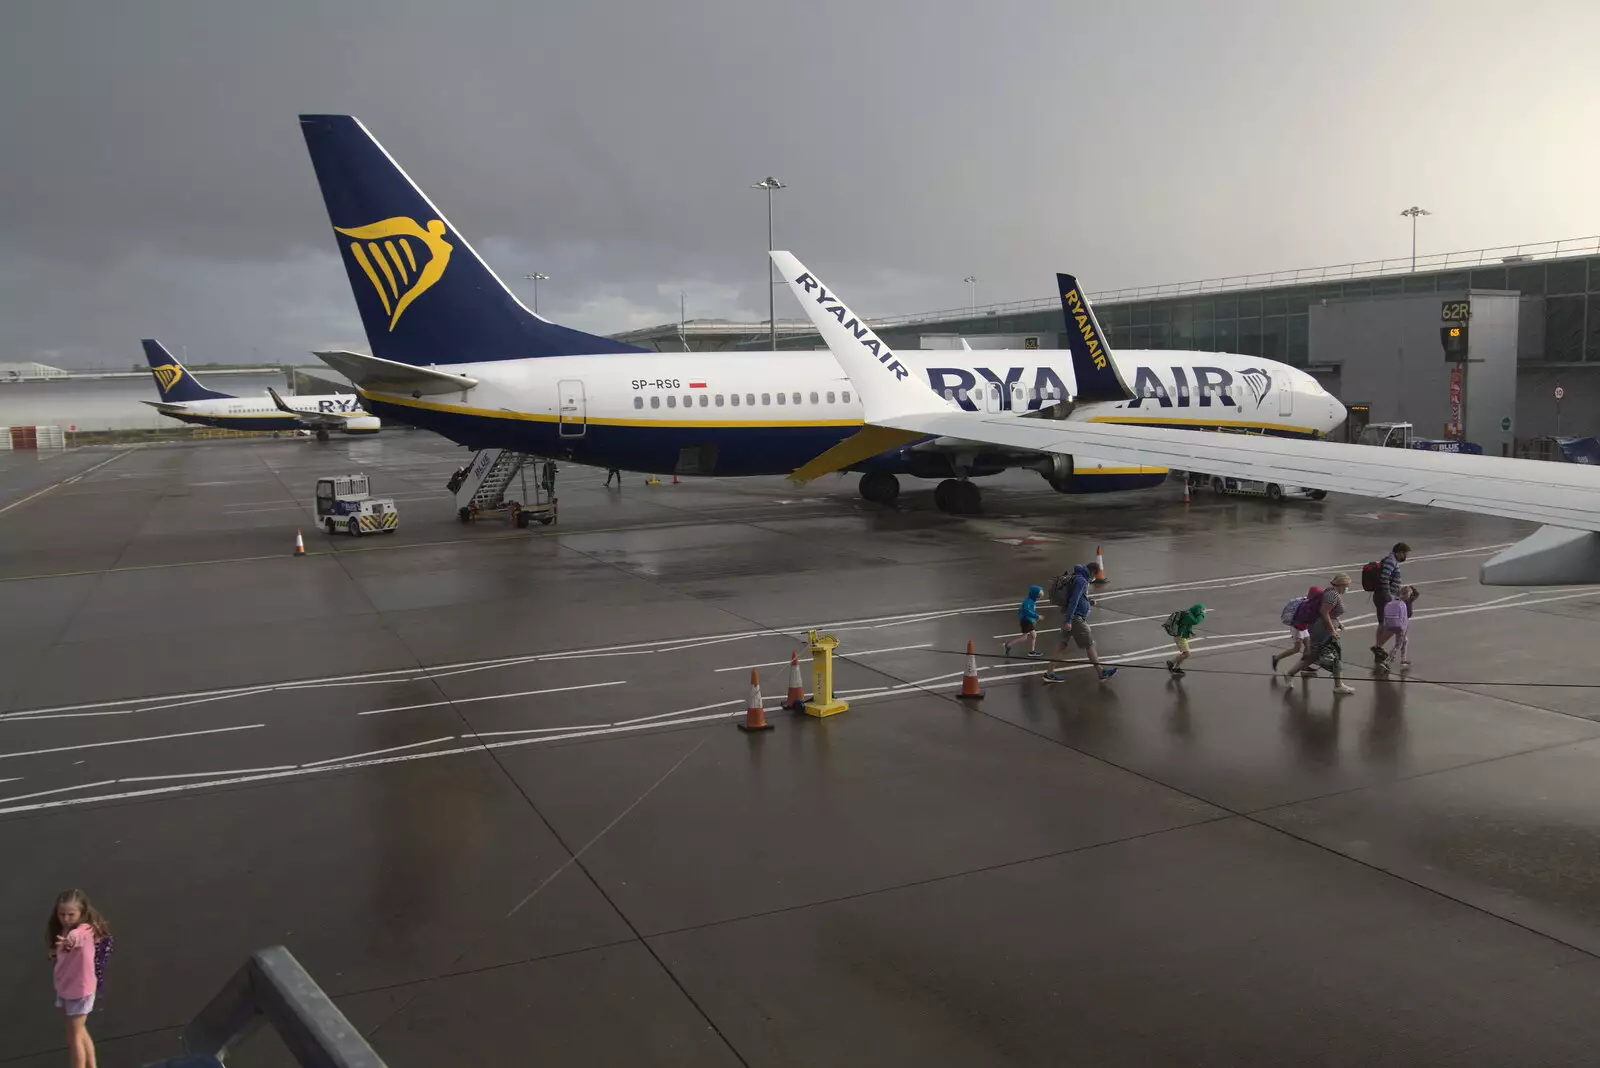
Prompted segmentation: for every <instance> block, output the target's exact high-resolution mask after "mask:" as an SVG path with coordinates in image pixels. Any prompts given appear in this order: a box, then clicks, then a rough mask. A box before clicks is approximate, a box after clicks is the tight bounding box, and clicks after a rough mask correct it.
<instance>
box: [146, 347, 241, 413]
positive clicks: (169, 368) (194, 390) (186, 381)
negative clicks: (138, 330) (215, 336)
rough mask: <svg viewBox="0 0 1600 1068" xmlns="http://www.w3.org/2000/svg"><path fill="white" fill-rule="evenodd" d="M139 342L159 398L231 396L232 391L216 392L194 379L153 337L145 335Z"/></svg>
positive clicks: (180, 400) (174, 400) (180, 399)
mask: <svg viewBox="0 0 1600 1068" xmlns="http://www.w3.org/2000/svg"><path fill="white" fill-rule="evenodd" d="M141 344H143V345H144V358H145V359H146V360H148V361H149V363H150V375H151V377H153V378H154V379H155V380H156V390H157V392H159V393H160V394H161V399H162V400H164V401H166V402H167V403H169V404H182V403H184V402H186V401H198V400H226V399H228V398H230V397H232V396H233V394H232V393H218V392H217V391H216V390H214V389H207V388H206V387H205V386H202V385H201V384H200V383H199V382H197V381H195V377H194V375H192V374H190V373H189V369H188V368H187V367H185V366H184V365H183V364H181V363H179V362H178V360H177V357H175V356H173V355H172V353H170V352H168V351H167V349H166V346H164V345H162V344H161V342H159V341H157V340H156V339H155V338H153V337H147V338H145V339H144V340H143V341H142V342H141Z"/></svg>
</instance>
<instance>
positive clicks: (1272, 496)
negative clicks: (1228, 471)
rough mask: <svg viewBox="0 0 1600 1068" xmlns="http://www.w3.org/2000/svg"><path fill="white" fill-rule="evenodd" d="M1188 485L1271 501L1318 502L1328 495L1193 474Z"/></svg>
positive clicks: (1272, 484)
mask: <svg viewBox="0 0 1600 1068" xmlns="http://www.w3.org/2000/svg"><path fill="white" fill-rule="evenodd" d="M1189 485H1190V486H1192V487H1195V488H1199V487H1201V486H1210V487H1211V490H1212V492H1213V493H1216V494H1217V495H1218V496H1221V495H1222V494H1225V493H1232V494H1236V495H1238V496H1241V497H1266V498H1267V499H1268V500H1273V501H1284V500H1289V499H1290V498H1296V499H1300V500H1310V501H1320V500H1322V498H1324V497H1326V496H1327V495H1328V491H1327V490H1322V489H1313V488H1312V487H1310V486H1285V485H1279V484H1278V483H1276V482H1263V481H1261V480H1259V479H1253V478H1224V477H1223V476H1222V475H1202V474H1197V473H1195V472H1190V474H1189Z"/></svg>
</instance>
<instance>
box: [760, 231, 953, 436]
mask: <svg viewBox="0 0 1600 1068" xmlns="http://www.w3.org/2000/svg"><path fill="white" fill-rule="evenodd" d="M770 255H771V256H772V262H773V263H775V264H776V265H777V267H778V271H779V273H780V274H782V275H783V277H784V281H786V282H787V283H788V284H789V290H790V292H792V293H793V294H794V296H795V299H796V300H798V301H799V302H800V306H801V307H802V308H804V309H805V312H806V314H807V315H809V316H810V317H811V321H812V323H814V324H815V325H816V327H817V330H818V331H819V332H820V333H821V334H822V340H823V341H825V342H827V344H828V348H829V350H831V351H832V353H833V357H834V359H836V360H838V361H839V366H840V367H842V368H844V373H845V374H847V375H849V376H850V381H852V382H854V383H855V387H856V393H857V394H858V395H859V396H860V397H861V408H862V415H863V418H864V419H865V421H866V422H867V423H869V424H874V423H881V422H883V421H885V420H889V419H894V418H895V417H897V416H904V415H915V414H924V413H928V412H941V413H942V412H949V411H954V410H955V408H954V406H953V405H952V404H951V403H950V402H949V401H946V400H944V399H943V398H942V397H940V396H939V395H938V394H937V393H935V392H934V391H933V390H931V389H929V388H928V387H927V386H926V385H924V384H922V383H920V382H918V381H917V377H916V376H915V375H913V374H912V373H911V369H910V368H908V367H907V366H906V365H905V364H903V363H901V362H900V358H899V357H898V356H896V355H895V354H894V352H893V350H891V349H890V348H889V346H888V345H886V344H884V341H883V339H882V338H880V337H879V336H878V335H877V334H875V333H873V330H872V328H871V327H870V326H868V325H867V324H866V323H864V322H863V321H862V320H861V317H860V316H858V315H856V313H855V312H853V311H851V310H850V309H849V308H848V307H847V306H846V305H845V303H844V302H843V301H841V300H840V299H839V298H838V296H837V295H836V294H834V293H832V292H830V291H829V290H828V288H827V287H826V286H824V285H823V284H822V282H821V281H820V280H819V279H818V278H817V277H816V275H814V274H812V273H811V272H810V271H808V270H806V267H805V264H803V263H801V262H800V261H799V260H797V259H796V258H795V257H794V256H792V255H790V254H789V253H787V252H777V251H774V252H772V253H770Z"/></svg>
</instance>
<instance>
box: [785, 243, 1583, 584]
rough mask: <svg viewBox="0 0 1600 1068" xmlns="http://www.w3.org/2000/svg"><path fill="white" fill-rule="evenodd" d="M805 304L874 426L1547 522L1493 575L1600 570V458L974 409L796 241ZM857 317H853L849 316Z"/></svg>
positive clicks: (792, 263) (1490, 568)
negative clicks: (875, 327)
mask: <svg viewBox="0 0 1600 1068" xmlns="http://www.w3.org/2000/svg"><path fill="white" fill-rule="evenodd" d="M772 259H773V262H774V263H776V264H777V267H778V270H779V271H781V272H783V275H784V277H785V280H786V281H787V282H788V284H789V287H790V289H791V291H792V292H793V293H794V294H795V296H796V298H797V299H798V300H799V301H800V304H801V307H803V308H804V309H805V310H806V313H807V314H808V315H809V316H810V317H811V320H812V322H813V323H815V324H816V326H817V328H818V330H819V331H820V332H821V334H822V337H823V339H824V340H825V341H826V342H827V344H828V347H829V348H830V349H831V350H832V351H833V354H834V357H835V358H836V359H837V360H838V361H839V364H840V366H841V367H843V368H844V371H845V373H846V374H848V375H849V376H850V379H851V381H852V382H854V383H855V386H856V392H857V395H858V396H859V397H860V398H861V403H862V405H863V408H864V411H865V421H866V423H867V424H868V425H869V426H878V427H883V428H886V429H890V430H899V431H903V432H906V433H918V434H925V435H933V436H948V437H960V438H966V439H968V440H974V441H983V442H989V443H992V444H995V445H1002V446H1007V447H1010V448H1016V449H1032V450H1037V451H1039V452H1050V453H1064V454H1071V453H1092V454H1093V455H1095V456H1103V457H1106V458H1108V459H1111V460H1114V461H1117V462H1120V463H1127V464H1137V465H1151V466H1160V467H1171V468H1177V469H1179V470H1184V471H1204V472H1206V473H1208V474H1217V475H1222V476H1225V477H1233V478H1248V479H1260V480H1263V481H1266V482H1277V483H1280V484H1286V485H1301V486H1315V487H1318V488H1321V489H1327V490H1337V491H1339V492H1343V493H1352V494H1357V495H1359V496H1363V497H1375V498H1379V499H1382V500H1388V501H1398V502H1404V503H1406V504H1417V505H1427V506H1430V507H1435V508H1449V509H1452V510H1456V511H1463V512H1474V513H1478V514H1481V515H1495V516H1504V517H1506V518H1510V519H1521V520H1527V521H1530V522H1535V523H1541V524H1544V525H1545V529H1543V530H1541V531H1539V532H1538V533H1536V534H1535V535H1533V537H1531V538H1529V539H1527V540H1525V541H1523V542H1521V543H1519V544H1518V545H1516V546H1513V547H1512V548H1511V549H1508V550H1506V551H1505V552H1504V553H1501V554H1500V556H1497V557H1496V558H1495V559H1494V560H1491V561H1489V562H1488V563H1486V564H1485V565H1484V568H1483V572H1482V574H1481V576H1480V577H1481V578H1482V580H1483V581H1484V582H1486V583H1490V584H1519V585H1520V584H1529V585H1546V584H1549V585H1555V584H1569V583H1584V584H1587V583H1591V582H1600V534H1597V533H1596V532H1600V468H1597V467H1591V466H1586V465H1582V464H1563V463H1548V462H1543V461H1537V460H1515V459H1509V458H1503V457H1496V456H1472V455H1466V454H1459V453H1435V452H1425V451H1421V450H1417V449H1388V448H1380V447H1377V446H1372V445H1347V444H1342V443H1336V442H1327V441H1305V440H1299V439H1290V438H1278V437H1267V436H1261V437H1257V436H1253V435H1252V436H1245V435H1236V434H1218V433H1214V432H1206V431H1193V430H1171V429H1166V428H1161V427H1144V426H1130V425H1127V424H1115V423H1092V422H1088V421H1086V420H1075V419H1066V420H1046V419H1035V418H1028V417H1023V416H1005V415H998V414H996V415H990V414H985V413H982V412H978V413H973V412H964V411H961V410H960V409H958V408H956V407H955V405H953V404H951V403H950V402H948V401H946V400H944V399H943V398H942V397H940V396H939V395H938V394H936V393H934V392H933V391H932V390H930V389H929V388H928V387H927V386H926V385H924V384H922V383H920V382H918V381H917V380H916V378H915V376H913V375H911V374H910V373H909V371H908V370H907V369H906V368H905V367H904V366H903V365H902V364H901V363H900V361H899V359H898V358H897V357H896V356H895V354H894V353H893V352H892V351H891V350H890V349H889V347H888V346H887V345H885V344H884V343H883V341H882V339H880V338H879V337H878V336H877V335H876V334H874V333H873V332H872V330H871V329H870V328H867V327H866V326H865V325H864V323H863V321H862V320H861V319H860V318H859V317H858V316H856V315H855V314H854V313H853V312H851V311H850V309H849V308H848V307H846V306H845V305H844V303H843V302H842V301H840V300H839V299H838V296H837V294H834V293H831V292H829V291H828V289H827V288H826V287H825V286H823V285H822V283H821V282H820V281H819V280H817V278H816V277H815V276H814V275H812V274H811V273H810V272H809V271H807V270H806V268H805V266H804V265H803V264H801V263H800V261H799V260H797V259H796V258H795V257H794V256H792V255H790V254H789V253H787V252H773V253H772ZM847 320H848V321H849V322H850V323H851V325H850V327H849V328H848V329H847V328H846V322H847Z"/></svg>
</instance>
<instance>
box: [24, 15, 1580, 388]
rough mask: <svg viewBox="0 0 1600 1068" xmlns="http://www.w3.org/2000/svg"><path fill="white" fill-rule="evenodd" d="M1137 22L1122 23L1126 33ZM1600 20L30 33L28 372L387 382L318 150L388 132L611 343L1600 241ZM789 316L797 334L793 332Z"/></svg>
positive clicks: (576, 319)
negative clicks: (697, 330) (316, 124)
mask: <svg viewBox="0 0 1600 1068" xmlns="http://www.w3.org/2000/svg"><path fill="white" fill-rule="evenodd" d="M1113 8H1117V9H1116V10H1113ZM1597 40H1600V4H1596V3H1594V2H1592V0H1573V2H1570V3H1538V2H1524V3H1519V4H1516V5H1514V6H1511V7H1507V6H1506V5H1504V4H1500V3H1496V4H1489V3H1481V4H1480V3H1463V2H1455V3H1439V4H1422V3H1388V4H1385V3H1371V4H1366V3H1341V4H1339V5H1311V4H1292V3H1276V2H1261V3H1237V2H1210V3H1199V2H1195V3H1176V2H1162V3H1157V2H1153V0H1152V2H1148V3H1140V2H1133V3H1129V4H1126V5H1111V4H1106V3H1103V2H1097V3H1093V4H1083V3H1071V2H1062V0H1054V2H1052V0H1038V2H1033V0H1028V2H1006V0H990V2H988V3H977V2H974V0H964V2H957V0H920V2H918V3H915V4H912V3H896V4H890V3H881V2H874V0H857V2H854V3H841V2H833V0H806V2H803V3H792V4H769V3H761V2H759V0H677V2H671V3H664V2H624V3H606V2H585V3H576V2H562V0H557V2H549V0H546V2H544V3H537V4H528V3H512V2H504V3H485V2H476V0H455V2H453V3H450V4H439V3H430V4H419V3H411V2H401V0H383V2H360V3H323V2H320V0H319V2H307V0H273V2H272V3H256V4H250V5H248V6H247V5H245V4H242V3H229V2H219V0H205V2H194V3H175V2H161V0H149V2H140V3H125V2H120V0H117V2H105V3H82V2H75V0H57V2H53V3H43V2H39V3H25V2H18V3H13V4H8V5H6V6H5V9H4V13H3V14H0V93H3V99H4V100H5V107H4V108H3V109H0V145H3V146H4V149H3V152H0V361H6V360H18V359H38V360H42V361H44V362H47V363H58V364H62V365H67V366H114V365H116V366H120V365H124V364H132V363H133V362H135V361H137V360H138V359H139V349H138V339H139V338H140V337H143V336H149V335H152V334H153V335H156V336H159V337H161V338H162V339H164V340H166V341H167V342H168V344H169V345H170V346H171V347H173V348H174V349H175V350H176V349H177V348H178V347H179V346H184V347H186V348H187V351H188V353H189V356H190V358H191V359H193V360H196V361H199V360H202V359H219V360H230V361H231V360H249V359H262V360H271V361H277V360H284V361H295V362H310V360H311V357H310V355H309V350H310V349H312V348H314V347H317V346H324V345H341V346H346V347H352V348H359V349H362V350H364V349H365V348H366V343H365V339H364V337H363V335H362V332H361V328H360V324H359V321H358V319H357V317H356V315H355V309H354V304H353V301H352V298H351V296H350V292H349V289H348V286H347V283H346V281H345V277H344V272H343V271H342V270H341V269H340V267H339V264H338V261H337V259H336V258H335V248H334V244H333V240H332V235H331V233H330V232H329V229H328V222H327V217H326V215H325V213H324V210H323V207H322V202H321V199H320V196H319V194H318V192H317V187H316V183H315V180H314V177H313V174H312V170H311V165H310V162H309V160H308V159H307V157H306V152H305V147H304V143H303V141H302V140H301V137H300V132H299V128H298V125H297V123H296V115H297V114H299V113H301V112H349V113H352V114H355V115H357V116H358V117H360V118H361V119H362V121H363V122H365V123H366V125H367V127H368V128H369V129H370V130H371V131H372V132H373V134H374V136H376V137H377V138H378V139H379V140H380V141H381V142H382V143H383V144H384V146H385V147H386V148H388V150H389V151H390V153H391V154H393V155H394V156H395V158H396V159H397V160H399V161H400V163H401V165H402V166H404V167H405V168H406V169H407V171H408V172H409V173H410V174H411V175H412V177H413V178H415V179H416V180H417V181H418V182H419V183H420V184H421V185H422V186H423V188H424V189H425V190H426V191H427V192H428V193H429V195H430V196H431V197H432V198H433V199H434V201H435V203H437V204H438V205H439V207H440V208H441V209H442V210H443V211H444V212H445V213H446V214H447V215H448V216H449V217H450V219H451V221H452V222H453V223H454V224H455V226H456V227H457V228H458V229H459V230H461V231H462V232H463V233H464V234H465V235H466V236H467V238H468V240H470V241H471V242H472V243H473V244H474V245H476V247H477V248H478V250H479V251H480V252H482V253H483V254H484V255H485V257H486V258H488V259H489V260H490V265H491V266H492V267H493V268H494V269H495V270H496V271H497V272H499V274H500V275H501V277H502V278H504V279H506V280H507V281H508V282H510V283H511V284H512V286H513V288H516V289H518V291H519V292H520V293H522V294H523V297H524V300H525V301H526V300H527V299H528V290H527V285H528V283H525V282H522V281H521V276H522V275H523V274H524V273H526V272H529V271H533V270H539V271H544V272H545V273H548V274H550V275H552V276H553V278H552V279H551V281H549V282H545V283H542V284H541V287H540V310H541V311H542V312H543V313H544V314H545V315H546V316H547V317H549V318H552V319H554V320H556V321H558V322H564V323H567V324H569V325H573V326H578V327H581V328H584V329H588V330H593V331H596V332H602V333H605V332H612V331H616V330H621V329H626V328H629V327H633V326H641V325H647V324H650V323H658V322H666V321H670V320H675V319H676V318H677V312H678V293H679V291H680V290H682V291H684V292H686V293H687V294H688V309H689V314H690V316H691V317H703V316H736V317H746V318H764V317H765V315H766V291H765V281H764V272H765V263H766V259H765V254H764V251H763V249H764V245H765V242H766V234H765V228H766V216H765V205H764V202H763V196H764V195H763V194H762V193H760V192H757V191H755V190H752V189H749V188H748V186H749V185H750V184H751V183H752V182H755V181H759V180H760V179H761V178H762V177H763V176H765V175H767V174H774V175H777V176H778V177H779V178H781V179H782V180H783V181H785V182H787V183H789V185H790V188H789V189H786V190H783V191H781V192H780V193H778V194H777V231H778V244H779V246H780V247H787V248H789V249H791V250H792V251H794V252H795V253H796V254H797V255H799V256H800V257H801V258H802V259H803V260H805V261H807V263H808V265H810V266H812V267H814V268H815V269H816V270H817V272H818V273H819V274H821V275H822V276H823V277H824V278H827V279H828V280H829V281H830V282H832V283H833V284H834V285H836V286H837V287H838V289H839V290H840V291H841V293H843V294H844V296H845V297H846V299H848V300H850V301H851V303H852V304H853V305H855V307H856V308H857V310H859V311H862V312H864V313H867V314H872V315H879V314H883V315H887V314H897V313H903V312H915V311H922V310H928V309H933V308H944V307H952V306H959V305H962V304H964V303H965V302H966V299H967V288H966V286H965V285H964V284H963V283H962V281H961V279H962V278H963V277H964V276H965V275H968V274H973V273H976V274H977V275H978V276H979V277H980V278H981V279H982V282H981V283H980V286H979V293H978V296H979V300H980V302H987V301H992V300H1013V299H1025V298H1030V297H1043V296H1049V295H1050V293H1051V286H1052V284H1053V274H1054V272H1055V271H1057V270H1074V271H1076V272H1077V273H1078V274H1079V275H1080V276H1081V277H1082V278H1083V280H1084V282H1085V284H1086V285H1087V286H1088V287H1089V289H1090V290H1091V291H1093V290H1097V289H1098V290H1104V289H1108V288H1113V287H1117V286H1122V285H1134V284H1143V283H1157V282H1169V281H1178V280H1183V279H1191V278H1202V277H1212V276H1217V275H1222V274H1231V273H1237V272H1247V271H1266V270H1272V269H1275V268H1283V267H1299V266H1309V265H1314V264H1323V263H1339V262H1346V261H1350V260H1362V259H1369V258H1375V257H1380V256H1399V255H1405V254H1406V253H1407V251H1408V249H1409V241H1410V230H1409V227H1408V223H1407V221H1406V220H1405V219H1402V218H1401V217H1400V216H1399V214H1398V212H1399V211H1400V209H1402V208H1404V207H1406V206H1407V205H1410V204H1412V203H1420V204H1422V205H1423V206H1424V207H1427V208H1429V209H1431V210H1432V211H1433V212H1434V214H1433V215H1432V216H1430V217H1428V218H1424V219H1423V220H1422V221H1421V227H1420V235H1421V240H1420V244H1421V247H1422V249H1423V250H1424V251H1428V250H1438V251H1442V250H1446V249H1455V248H1472V247H1478V246H1483V245H1499V244H1509V243H1516V242H1523V241H1538V240H1544V239H1553V238H1559V237H1573V236H1578V235H1582V234H1594V233H1600V198H1597V197H1596V195H1595V179H1596V176H1597V175H1600V137H1596V132H1597V130H1600V76H1597V74H1596V70H1597V67H1596V58H1595V51H1594V45H1595V42H1596V41H1597ZM792 304H793V302H792V298H790V297H788V296H787V294H785V293H782V292H780V293H779V295H778V314H779V315H780V316H789V315H794V314H796V312H797V309H795V308H794V307H793V306H792Z"/></svg>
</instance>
